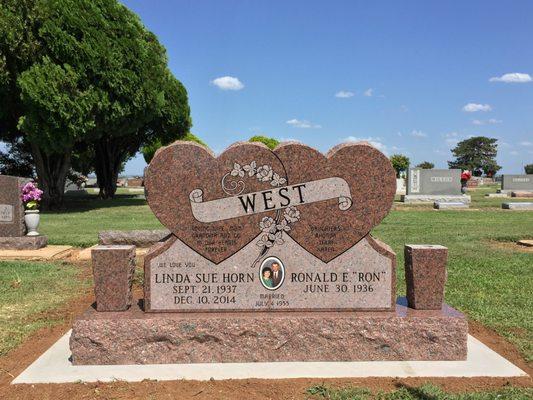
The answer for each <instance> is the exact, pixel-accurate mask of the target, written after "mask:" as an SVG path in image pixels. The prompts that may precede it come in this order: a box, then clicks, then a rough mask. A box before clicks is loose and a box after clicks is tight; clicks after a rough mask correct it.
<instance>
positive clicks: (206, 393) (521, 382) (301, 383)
mask: <svg viewBox="0 0 533 400" xmlns="http://www.w3.org/2000/svg"><path fill="white" fill-rule="evenodd" d="M82 270H83V272H82V274H89V273H90V268H89V267H88V264H86V268H82ZM135 292H136V293H139V292H140V288H139V287H137V288H135ZM93 301H94V297H93V295H92V293H91V290H90V289H89V290H88V291H87V292H86V293H84V294H83V296H81V297H79V298H77V299H75V300H73V301H71V302H69V303H68V304H66V305H65V307H63V308H61V309H59V310H52V311H50V313H49V314H48V316H49V317H50V318H58V317H60V316H61V317H63V318H65V322H64V323H62V324H60V325H58V326H55V327H53V328H44V329H41V330H39V331H38V332H36V333H35V334H34V335H32V336H31V337H30V338H28V340H26V341H25V342H24V343H23V344H22V345H21V346H19V347H18V348H16V349H15V350H13V351H11V352H10V353H8V354H7V355H6V356H4V357H1V358H0V398H1V399H22V400H23V399H35V398H39V399H43V400H44V399H50V400H52V399H54V400H76V399H94V398H96V399H178V398H179V399H213V398H216V399H232V400H240V399H243V400H244V399H246V400H256V399H305V398H307V397H308V395H307V394H306V390H307V389H308V388H309V387H311V386H314V385H318V384H325V385H328V386H332V387H341V386H358V387H367V388H369V389H372V390H393V389H397V388H399V387H402V386H407V387H418V386H420V385H422V384H424V383H429V382H431V383H433V384H435V385H439V386H441V387H442V388H443V389H444V390H448V391H453V392H466V391H480V390H490V389H497V388H501V387H504V386H508V385H513V386H518V387H531V386H533V381H532V380H531V378H530V377H524V378H432V379H428V378H405V379H404V378H401V379H400V378H360V379H355V378H351V379H281V380H263V379H245V380H224V381H208V382H203V381H162V382H157V381H144V382H138V383H126V382H112V383H99V382H98V383H69V384H38V385H10V382H11V381H12V380H13V378H14V377H16V376H17V375H18V374H20V373H21V372H22V371H23V370H24V369H25V368H26V367H27V366H28V365H30V364H31V363H32V362H33V361H35V359H36V358H37V357H39V356H40V355H41V354H42V353H43V352H44V351H46V350H47V349H48V348H49V347H50V346H51V345H52V344H53V343H55V342H56V341H57V340H58V339H59V338H60V337H61V336H62V335H64V334H65V332H66V331H67V330H68V329H70V327H71V326H72V321H73V319H74V318H75V317H76V316H77V315H79V314H81V313H82V312H83V311H85V309H86V308H87V307H89V305H90V304H91V303H92V302H93ZM45 316H46V315H44V314H42V315H39V318H42V317H45ZM470 333H471V334H472V335H473V336H474V337H476V338H477V339H479V340H480V341H481V342H483V343H485V344H486V345H488V346H489V347H490V348H492V349H494V350H495V351H497V352H498V353H499V354H501V355H503V356H504V357H506V358H507V359H509V360H510V361H511V362H513V363H514V364H516V365H517V366H518V367H520V368H521V369H523V370H524V371H525V372H527V373H528V374H530V375H531V373H532V372H533V370H532V368H531V366H530V365H528V364H527V363H526V362H525V361H524V359H523V358H522V357H521V355H520V353H519V352H518V351H517V350H516V349H515V348H514V347H513V346H512V345H511V344H510V343H508V342H507V341H506V340H505V339H504V338H502V337H501V336H499V335H498V334H496V333H495V332H493V331H492V330H490V329H487V328H485V327H484V326H483V325H481V324H479V323H477V322H472V321H471V322H470Z"/></svg>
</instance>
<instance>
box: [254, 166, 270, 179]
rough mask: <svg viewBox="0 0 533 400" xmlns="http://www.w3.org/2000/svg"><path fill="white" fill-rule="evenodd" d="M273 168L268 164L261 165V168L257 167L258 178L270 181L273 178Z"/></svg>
mask: <svg viewBox="0 0 533 400" xmlns="http://www.w3.org/2000/svg"><path fill="white" fill-rule="evenodd" d="M272 174H273V171H272V168H271V167H270V166H268V165H261V166H260V167H259V168H257V173H256V176H257V179H259V180H260V181H261V182H268V181H269V180H271V179H272Z"/></svg>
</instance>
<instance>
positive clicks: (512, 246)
mask: <svg viewBox="0 0 533 400" xmlns="http://www.w3.org/2000/svg"><path fill="white" fill-rule="evenodd" d="M488 245H489V247H492V248H496V249H500V250H511V251H517V252H519V253H533V247H529V246H524V245H521V244H518V243H516V242H500V241H497V240H491V241H489V242H488Z"/></svg>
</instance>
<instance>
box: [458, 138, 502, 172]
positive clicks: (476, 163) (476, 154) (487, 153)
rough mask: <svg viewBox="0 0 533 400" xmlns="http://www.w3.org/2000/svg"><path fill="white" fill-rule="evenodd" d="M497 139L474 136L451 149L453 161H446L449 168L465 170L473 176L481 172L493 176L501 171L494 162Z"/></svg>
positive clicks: (496, 151)
mask: <svg viewBox="0 0 533 400" xmlns="http://www.w3.org/2000/svg"><path fill="white" fill-rule="evenodd" d="M497 141H498V139H493V138H488V137H485V136H476V137H472V138H469V139H465V140H463V141H461V142H459V143H457V145H456V146H455V148H453V149H452V154H453V155H454V157H455V160H454V161H448V166H449V167H450V168H459V169H463V170H464V169H467V170H470V171H472V174H473V175H477V176H480V175H481V174H482V173H483V172H484V173H485V174H486V175H488V176H493V175H494V174H495V173H496V172H498V171H499V170H500V169H501V166H499V165H498V164H497V162H496V155H497V153H498V144H497Z"/></svg>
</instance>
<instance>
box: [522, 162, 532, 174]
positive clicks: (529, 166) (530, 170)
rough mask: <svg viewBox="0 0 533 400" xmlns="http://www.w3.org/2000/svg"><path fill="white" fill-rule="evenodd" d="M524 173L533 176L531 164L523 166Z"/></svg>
mask: <svg viewBox="0 0 533 400" xmlns="http://www.w3.org/2000/svg"><path fill="white" fill-rule="evenodd" d="M524 171H525V173H526V174H533V164H527V165H525V166H524Z"/></svg>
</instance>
